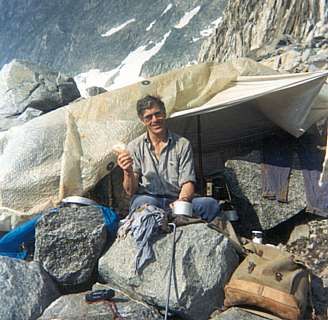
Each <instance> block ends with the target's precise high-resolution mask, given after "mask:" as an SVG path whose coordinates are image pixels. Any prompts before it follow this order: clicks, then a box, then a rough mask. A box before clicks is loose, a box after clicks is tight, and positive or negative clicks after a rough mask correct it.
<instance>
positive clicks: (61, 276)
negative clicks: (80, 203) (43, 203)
mask: <svg viewBox="0 0 328 320" xmlns="http://www.w3.org/2000/svg"><path fill="white" fill-rule="evenodd" d="M35 239H36V241H35V255H34V260H36V261H39V262H40V263H41V264H42V266H43V268H44V269H45V270H46V271H47V272H48V273H49V274H50V275H51V276H52V278H53V279H55V281H57V283H58V284H59V285H60V288H62V289H64V290H66V291H76V290H80V289H81V288H84V287H86V288H87V287H89V286H90V284H91V282H92V281H93V276H94V271H95V267H96V265H97V261H98V259H99V257H100V255H101V253H102V251H103V250H104V247H105V244H106V240H107V231H106V226H105V221H104V218H103V214H102V210H101V209H100V208H97V207H92V206H89V207H78V208H70V207H67V208H61V209H59V211H58V212H53V211H49V212H48V213H46V214H44V215H43V217H42V218H41V219H40V221H39V222H38V225H37V227H36V231H35Z"/></svg>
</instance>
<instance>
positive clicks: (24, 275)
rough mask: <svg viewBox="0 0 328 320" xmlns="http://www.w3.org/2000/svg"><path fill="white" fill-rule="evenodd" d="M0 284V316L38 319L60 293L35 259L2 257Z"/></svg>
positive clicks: (3, 317) (28, 319) (0, 260)
mask: <svg viewBox="0 0 328 320" xmlns="http://www.w3.org/2000/svg"><path fill="white" fill-rule="evenodd" d="M0 283H1V290H0V319H17V320H32V319H36V318H37V317H38V316H40V315H41V314H42V312H43V310H44V309H45V308H46V307H47V306H48V305H49V304H50V303H51V302H52V301H54V300H55V299H56V298H57V297H58V296H59V292H58V290H57V288H56V285H55V284H54V282H53V281H52V279H51V278H50V277H49V276H48V275H47V274H46V273H45V272H44V271H43V270H42V268H41V267H40V265H39V264H38V263H36V262H31V263H27V262H25V261H21V260H17V259H12V258H7V257H0Z"/></svg>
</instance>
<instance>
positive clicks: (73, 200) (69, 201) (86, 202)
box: [61, 196, 98, 206]
mask: <svg viewBox="0 0 328 320" xmlns="http://www.w3.org/2000/svg"><path fill="white" fill-rule="evenodd" d="M61 203H62V204H64V205H69V206H72V205H74V204H76V205H81V206H96V205H98V203H97V202H96V201H93V200H91V199H88V198H84V197H80V196H70V197H66V198H64V199H63V200H62V201H61Z"/></svg>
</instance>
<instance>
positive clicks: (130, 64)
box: [109, 31, 171, 89]
mask: <svg viewBox="0 0 328 320" xmlns="http://www.w3.org/2000/svg"><path fill="white" fill-rule="evenodd" d="M170 34H171V31H169V32H167V33H166V34H165V35H164V36H163V39H162V40H161V41H160V42H158V43H157V44H155V45H154V46H153V47H152V48H151V49H149V50H146V47H147V45H144V46H140V47H139V48H137V49H136V50H134V51H132V52H130V54H129V55H128V56H127V57H126V58H125V59H124V60H123V61H122V63H121V67H120V72H119V75H118V76H117V77H116V78H115V80H114V84H112V85H111V86H110V87H109V88H110V89H117V88H120V87H123V86H125V85H128V84H132V83H135V82H137V81H140V80H142V79H143V78H142V77H140V76H139V75H140V72H141V68H142V66H143V64H144V63H145V62H146V61H148V60H149V59H150V58H151V57H152V56H154V55H155V54H156V53H157V52H158V51H159V50H160V49H161V48H162V46H163V45H164V43H165V41H166V39H167V38H168V37H169V35H170Z"/></svg>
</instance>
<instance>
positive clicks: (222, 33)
mask: <svg viewBox="0 0 328 320" xmlns="http://www.w3.org/2000/svg"><path fill="white" fill-rule="evenodd" d="M327 12H328V11H327V3H326V2H325V1H320V0H307V1H298V0H292V1H283V0H270V1H265V2H264V3H262V2H254V1H251V0H238V1H234V0H230V1H229V2H228V4H227V6H226V9H225V11H224V14H223V20H222V21H221V24H220V25H219V26H218V28H217V30H216V32H215V34H214V35H213V36H212V37H211V38H209V39H208V40H205V42H204V43H203V46H202V49H201V51H200V55H199V60H200V61H226V60H229V59H231V58H233V57H251V58H255V59H257V60H258V61H260V60H261V61H263V63H264V64H266V65H268V66H270V67H273V68H274V69H277V70H288V71H293V72H300V71H307V70H312V71H313V70H315V69H316V68H320V69H327V68H328V65H327V58H328V49H327V41H328V36H327V34H328V33H327V30H328V14H327ZM272 26H275V27H274V28H273V27H272ZM271 57H273V58H271Z"/></svg>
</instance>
